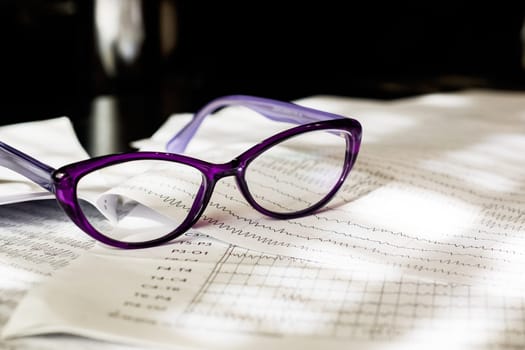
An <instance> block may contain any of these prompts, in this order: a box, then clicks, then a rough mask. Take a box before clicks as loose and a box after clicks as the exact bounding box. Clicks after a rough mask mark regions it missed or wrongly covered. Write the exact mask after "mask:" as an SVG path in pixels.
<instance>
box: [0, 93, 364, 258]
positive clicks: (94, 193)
mask: <svg viewBox="0 0 525 350" xmlns="http://www.w3.org/2000/svg"><path fill="white" fill-rule="evenodd" d="M229 106H240V107H237V108H239V110H241V109H242V108H248V109H250V110H252V111H255V112H258V113H259V114H261V115H263V116H265V117H267V118H269V119H271V120H274V121H279V122H288V123H293V124H299V125H298V126H295V127H292V128H290V129H287V130H285V131H282V132H279V133H277V134H275V135H273V136H271V137H269V138H267V139H265V140H264V141H262V142H260V143H258V144H256V145H255V146H252V147H251V148H249V149H248V150H247V151H245V152H243V153H242V154H240V155H239V156H237V157H236V158H234V159H233V160H231V161H229V162H227V163H219V164H214V163H210V162H207V161H203V160H199V159H195V158H192V157H188V156H185V155H182V154H180V153H182V152H184V150H185V148H186V146H187V144H188V143H189V141H190V140H191V138H192V137H193V136H194V135H195V132H196V131H197V129H198V127H199V126H200V124H201V123H202V121H203V120H204V118H205V117H206V116H208V115H210V114H211V113H213V112H215V111H217V110H219V109H221V108H224V107H229ZM247 124H248V125H249V121H247ZM360 142H361V125H360V124H359V122H358V121H356V120H354V119H350V118H345V117H342V116H340V115H336V114H331V113H327V112H323V111H319V110H315V109H312V108H307V107H303V106H299V105H297V104H293V103H289V102H281V101H275V100H270V99H265V98H260V97H254V96H243V95H233V96H225V97H221V98H218V99H216V100H213V101H211V102H210V103H209V104H207V105H205V106H204V107H203V108H202V109H201V110H200V111H198V112H197V113H196V114H195V115H194V117H193V119H192V120H191V121H190V122H189V123H188V124H187V125H186V126H185V127H184V128H183V129H182V130H181V131H179V132H178V133H177V134H176V135H175V136H174V137H173V138H172V139H171V140H169V142H168V143H167V146H166V150H167V152H169V153H161V152H131V153H122V154H113V155H106V156H102V157H97V158H92V159H87V160H84V161H80V162H77V163H73V164H69V165H66V166H63V167H61V168H59V169H54V168H52V167H50V166H48V165H46V164H43V163H41V162H39V161H38V160H36V159H34V158H32V157H30V156H29V155H27V154H25V153H22V152H20V151H18V150H17V149H15V148H13V147H11V146H9V145H7V144H5V143H2V142H0V165H1V166H4V167H6V168H9V169H11V170H13V171H15V172H17V173H19V174H21V175H23V176H25V177H27V178H28V179H30V180H32V181H34V182H35V183H37V184H38V185H40V186H41V187H43V188H44V189H46V190H48V191H49V192H51V193H54V194H55V196H56V198H57V201H58V203H59V204H60V206H61V207H62V208H63V209H64V211H65V212H66V213H67V215H68V216H69V217H70V218H71V220H72V221H73V222H74V223H75V224H76V225H77V226H78V227H79V228H81V229H82V230H83V231H85V232H86V233H87V234H89V235H90V236H91V237H93V238H95V239H96V240H98V241H100V242H103V243H105V244H107V245H110V246H113V247H118V248H146V247H151V246H155V245H159V244H162V243H165V242H168V241H170V240H172V239H174V238H176V237H178V236H179V235H181V234H182V233H184V232H185V231H187V230H188V229H189V228H191V226H192V225H193V224H195V222H196V221H197V220H198V219H199V217H200V216H201V214H202V213H203V211H204V210H205V208H206V206H207V204H208V202H209V201H210V198H211V196H212V192H213V190H214V187H215V184H216V183H217V181H218V180H219V179H221V178H224V177H228V176H233V177H234V178H235V180H236V184H237V187H238V188H239V189H240V192H241V193H242V195H243V196H244V198H245V199H246V201H247V202H248V203H249V204H250V205H251V206H252V207H253V208H255V209H256V210H257V211H259V212H260V213H262V214H264V215H267V216H270V217H274V218H279V219H290V218H295V217H299V216H303V215H308V214H311V213H313V212H314V211H316V210H318V209H319V208H321V207H323V206H324V205H325V204H326V203H327V202H328V201H330V200H331V199H332V198H333V197H334V195H335V193H336V192H337V191H338V190H339V189H340V187H341V185H342V184H343V182H344V180H345V179H346V177H347V176H348V173H349V172H350V169H351V168H352V166H353V164H354V163H355V160H356V158H357V154H358V151H359V146H360ZM176 153H177V154H176ZM218 195H219V196H221V195H222V196H226V197H229V198H231V196H232V195H231V193H218Z"/></svg>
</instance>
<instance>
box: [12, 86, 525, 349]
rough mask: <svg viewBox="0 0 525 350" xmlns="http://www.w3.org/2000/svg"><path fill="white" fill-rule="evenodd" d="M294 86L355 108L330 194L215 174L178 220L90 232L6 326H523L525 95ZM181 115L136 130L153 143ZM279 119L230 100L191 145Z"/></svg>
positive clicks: (238, 139) (348, 332)
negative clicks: (107, 235) (406, 94)
mask: <svg viewBox="0 0 525 350" xmlns="http://www.w3.org/2000/svg"><path fill="white" fill-rule="evenodd" d="M298 103H301V104H304V105H309V106H312V107H318V108H321V109H324V110H327V111H332V112H335V113H340V114H343V115H348V116H353V117H354V118H357V119H359V121H360V122H361V123H362V124H363V129H364V138H363V145H362V149H361V153H360V155H359V158H358V160H357V163H356V166H355V168H354V169H353V170H352V173H351V175H350V177H349V179H348V180H347V183H346V184H345V186H344V188H343V189H342V191H341V192H340V193H339V194H338V196H337V198H335V199H334V201H333V202H332V203H330V205H329V209H328V210H322V211H320V212H319V213H317V214H316V215H312V216H309V217H305V218H301V219H294V220H287V221H286V220H285V221H283V220H272V219H268V218H265V217H262V216H261V215H259V214H258V213H257V212H256V211H255V210H253V209H252V208H250V207H249V206H248V205H247V204H246V203H245V201H244V200H243V199H242V198H241V197H240V195H238V194H237V193H238V191H237V189H236V188H235V184H234V183H233V182H231V181H223V182H221V183H219V185H218V186H217V188H216V190H215V195H214V197H213V198H212V201H211V203H210V206H209V208H208V209H207V210H206V212H205V215H204V216H203V218H202V219H201V221H200V222H199V223H198V224H197V225H196V226H195V227H194V229H193V230H191V231H190V232H188V233H187V235H185V236H184V237H183V238H181V239H178V240H176V241H174V242H172V243H171V244H168V245H165V246H163V247H158V248H152V249H147V250H141V251H132V252H130V251H118V250H113V249H108V248H105V247H102V246H97V247H96V248H95V249H92V250H90V251H89V253H87V254H84V255H83V256H82V257H81V258H80V259H77V260H76V261H75V262H74V263H72V264H71V265H69V266H68V267H66V268H64V269H61V270H60V271H58V272H57V273H55V274H54V276H53V278H52V279H50V280H48V281H47V282H46V283H44V284H42V285H40V286H39V287H37V288H35V289H33V290H32V291H30V293H28V295H27V296H26V297H25V298H24V299H23V300H22V302H21V303H20V305H19V306H18V308H17V309H16V310H15V313H14V314H13V316H12V317H11V318H10V320H9V321H8V323H7V325H6V326H5V328H4V330H3V335H4V336H5V337H17V336H25V335H34V334H42V333H55V332H59V333H62V332H66V333H71V334H78V335H83V336H88V337H92V338H96V339H105V340H111V341H118V342H124V343H132V344H146V345H148V346H151V345H155V346H159V347H167V348H184V347H186V346H187V347H190V348H206V349H208V348H218V349H221V348H228V349H236V348H258V347H259V348H263V347H269V346H272V347H273V348H277V349H279V348H282V349H285V348H293V347H297V348H320V347H323V348H327V349H330V348H334V349H337V348H341V349H346V348H348V347H349V346H350V345H352V344H356V345H359V348H367V347H368V348H385V349H393V348H402V349H407V348H421V347H423V346H424V347H425V348H436V349H437V348H439V349H442V348H443V347H452V348H502V349H503V348H512V347H517V346H521V345H522V344H523V343H525V331H524V330H523V322H524V321H525V318H524V317H525V316H524V313H523V305H525V300H523V297H522V296H523V288H524V287H525V282H524V281H523V279H522V278H521V275H522V270H523V267H524V266H523V265H524V262H525V261H524V257H525V249H524V239H523V234H522V233H523V230H524V227H525V226H524V225H525V215H523V213H524V212H525V186H524V185H523V184H524V183H525V157H523V156H522V154H525V95H524V94H520V93H503V92H490V91H467V92H462V93H451V94H433V95H428V96H422V97H417V98H410V99H404V100H400V101H395V102H388V103H386V102H375V101H363V100H355V99H346V98H338V97H314V98H309V99H304V100H301V101H298ZM187 117H188V116H175V117H173V118H171V119H170V120H169V121H168V122H167V123H166V125H165V126H164V127H163V128H162V129H161V130H159V132H158V133H156V134H155V135H154V136H153V137H152V138H151V139H149V140H142V141H141V142H140V143H138V144H140V146H141V147H142V148H143V149H155V150H161V149H162V147H163V145H164V142H165V141H166V140H167V138H169V137H170V136H171V134H172V133H174V132H175V131H176V130H177V129H178V128H180V127H182V125H183V123H184V121H187ZM276 124H277V123H273V122H269V121H267V120H264V119H263V118H258V117H257V116H255V115H253V114H250V113H246V112H245V111H241V110H239V109H227V110H223V111H221V112H219V113H217V114H216V116H214V117H211V118H210V119H209V120H206V121H205V122H204V124H203V126H202V128H201V129H200V130H199V132H198V133H197V136H196V139H194V140H193V141H192V142H191V143H190V146H189V149H188V153H190V154H192V155H195V156H198V157H199V158H204V159H207V160H213V161H228V160H230V159H231V158H233V157H234V156H235V155H236V154H238V153H240V152H241V151H243V150H244V149H245V148H246V147H248V146H249V145H250V144H253V143H254V142H257V141H258V140H260V139H261V138H262V137H265V136H269V135H271V134H272V133H273V132H275V131H277V130H278V129H282V128H286V127H287V125H282V124H277V125H276ZM219 145H220V146H221V147H218V146H219ZM211 237H213V238H211ZM241 247H242V248H241ZM101 271H103V273H101Z"/></svg>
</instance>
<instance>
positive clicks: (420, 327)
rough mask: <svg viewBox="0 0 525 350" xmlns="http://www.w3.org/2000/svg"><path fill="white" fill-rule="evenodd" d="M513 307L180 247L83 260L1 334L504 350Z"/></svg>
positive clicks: (478, 296) (191, 244) (215, 249)
mask: <svg viewBox="0 0 525 350" xmlns="http://www.w3.org/2000/svg"><path fill="white" fill-rule="evenodd" d="M94 271H99V273H94ZM524 302H525V300H524V298H523V297H521V296H516V295H507V294H506V293H505V291H502V290H499V293H498V291H497V290H494V289H486V288H479V287H475V286H471V285H465V284H448V285H447V284H442V283H437V282H433V281H428V280H427V281H425V280H420V279H413V278H409V277H406V276H400V275H398V274H396V273H395V271H393V270H391V269H387V268H385V269H384V270H382V271H381V270H369V271H358V270H354V269H341V268H334V267H326V266H321V265H319V264H314V263H311V262H307V261H302V260H298V259H294V258H288V257H282V256H281V257H279V256H273V255H268V254H262V253H257V252H254V251H249V250H246V249H244V248H239V247H234V246H230V245H227V244H224V243H221V242H219V241H215V240H211V239H207V238H206V237H195V236H193V237H191V238H190V237H188V236H187V237H186V238H184V239H182V240H180V241H178V243H177V244H174V245H171V246H166V247H160V248H155V249H150V250H149V252H146V251H136V252H122V251H107V250H103V249H102V250H98V251H92V252H91V253H90V254H87V255H84V256H83V257H82V258H80V259H79V260H77V261H76V262H75V263H74V264H72V265H71V266H70V268H68V269H64V270H61V271H60V272H58V273H57V274H56V275H55V278H53V279H52V280H51V281H49V283H46V284H45V285H43V286H41V287H39V288H36V289H34V290H33V291H31V293H29V295H28V297H26V298H25V299H24V300H23V302H22V303H21V305H20V307H19V308H18V309H17V310H16V314H15V315H14V317H13V318H12V319H11V320H10V321H9V323H8V325H7V326H6V328H5V329H4V333H3V335H4V336H27V335H32V334H40V333H54V332H67V333H71V334H78V335H82V336H87V337H93V338H97V339H107V340H111V341H116V342H122V343H129V344H139V345H142V346H150V347H155V348H156V347H159V348H170V349H179V348H187V349H189V348H191V349H194V348H199V349H200V348H202V349H246V348H250V349H265V348H272V349H290V348H294V349H318V348H323V349H348V348H349V347H352V346H355V347H358V348H363V349H368V348H372V349H377V348H381V349H419V348H425V349H442V348H443V347H446V348H453V349H460V348H461V349H463V348H476V349H485V348H506V347H508V348H511V347H519V346H521V344H523V342H524V341H525V331H524V330H523V327H522V325H523V322H524V321H525V318H524V317H525V316H524V314H523V305H524ZM29 315H32V316H31V317H28V316H29Z"/></svg>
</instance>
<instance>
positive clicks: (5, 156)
mask: <svg viewBox="0 0 525 350" xmlns="http://www.w3.org/2000/svg"><path fill="white" fill-rule="evenodd" d="M232 105H241V106H245V107H248V108H250V109H252V110H255V111H257V112H259V113H260V114H262V115H264V116H265V117H267V118H269V119H272V120H275V121H281V122H289V123H294V124H300V125H299V126H296V127H293V128H291V129H287V130H285V131H282V132H280V133H278V134H276V135H273V136H271V137H269V138H267V139H266V140H264V141H262V142H260V143H258V144H257V145H255V146H253V147H251V148H250V149H248V150H247V151H245V152H243V153H242V154H240V155H239V156H238V157H236V158H235V159H233V160H231V161H230V162H227V163H223V164H212V163H209V162H205V161H202V160H199V159H195V158H191V157H188V156H185V155H182V154H175V153H174V152H178V153H181V152H183V151H184V149H185V148H186V146H187V144H188V142H189V141H190V140H191V138H192V137H193V136H194V135H195V132H196V131H197V129H198V127H199V126H200V124H201V123H202V121H203V120H204V118H205V117H206V116H207V115H209V114H211V113H213V112H214V111H216V110H218V109H220V108H222V107H227V106H232ZM314 130H327V131H332V132H337V133H338V134H341V135H342V136H344V137H345V138H346V146H347V147H346V157H345V163H344V169H343V171H342V173H341V176H340V178H339V180H338V181H337V183H336V185H335V186H334V188H333V189H332V190H331V191H330V192H329V193H327V195H326V196H325V197H324V198H323V199H321V200H320V201H319V202H317V203H316V204H314V205H312V206H311V207H309V208H307V209H304V210H301V211H298V212H294V213H287V214H283V213H276V212H272V211H269V210H266V209H264V208H262V207H261V206H259V205H258V204H257V202H256V201H255V200H254V199H253V197H252V196H251V194H250V192H249V191H248V187H247V185H246V183H245V180H244V175H245V169H246V167H247V166H248V165H249V164H250V162H251V161H252V160H253V159H255V158H256V157H257V156H258V155H260V154H261V153H263V152H264V151H266V150H267V149H268V148H270V147H272V146H274V145H276V144H278V143H280V142H282V141H284V140H286V139H288V138H290V137H292V136H295V135H298V134H301V133H304V132H309V131H314ZM360 143H361V125H360V124H359V122H358V121H356V120H355V119H350V118H345V117H343V116H340V115H336V114H331V113H327V112H323V111H319V110H315V109H311V108H307V107H303V106H299V105H297V104H294V103H290V102H281V101H276V100H271V99H266V98H261V97H254V96H244V95H232V96H225V97H221V98H217V99H215V100H213V101H211V102H210V103H208V104H207V105H205V106H204V107H203V108H202V109H201V110H199V111H198V112H197V113H196V114H195V116H194V118H193V119H192V120H191V121H190V122H189V123H188V124H187V125H186V126H185V127H184V128H183V129H182V130H181V131H179V133H177V134H176V135H175V136H174V137H173V138H172V139H171V140H170V141H169V142H168V144H167V145H166V149H167V151H168V152H170V153H161V152H130V153H122V154H112V155H106V156H102V157H97V158H91V159H87V160H84V161H80V162H76V163H72V164H69V165H66V166H63V167H61V168H59V169H54V168H52V167H50V166H48V165H46V164H43V163H41V162H39V161H38V160H36V159H34V158H32V157H31V156H29V155H27V154H25V153H23V152H21V151H19V150H17V149H15V148H13V147H11V146H9V145H7V144H5V143H3V142H0V165H1V166H4V167H6V168H9V169H11V170H13V171H15V172H17V173H19V174H21V175H23V176H25V177H26V178H28V179H30V180H32V181H34V182H35V183H37V184H38V185H40V186H41V187H43V188H44V189H46V190H48V191H49V192H52V193H54V194H55V196H56V198H57V201H58V203H59V204H60V206H61V207H62V208H63V209H64V211H65V212H66V214H67V215H68V216H69V217H70V218H71V220H72V221H73V222H74V223H75V224H76V225H77V226H78V227H80V228H81V229H82V230H83V231H84V232H86V233H87V234H89V235H90V236H91V237H93V238H95V239H96V240H98V241H100V242H103V243H105V244H107V245H110V246H113V247H118V248H146V247H152V246H155V245H159V244H162V243H165V242H168V241H170V240H172V239H174V238H176V237H178V236H180V235H181V234H182V233H184V232H185V231H187V230H188V229H189V228H191V226H192V225H193V224H194V223H195V222H196V221H197V220H198V219H199V217H200V216H201V214H202V213H203V211H204V209H205V208H206V206H207V204H208V201H209V199H210V197H211V195H212V192H213V189H214V187H215V184H216V183H217V181H218V180H219V179H221V178H223V177H226V176H235V179H236V181H237V185H238V186H239V189H240V191H241V192H242V194H243V195H244V197H245V198H246V200H247V201H248V203H249V204H251V205H252V206H253V207H254V208H255V209H256V210H258V211H259V212H261V213H263V214H265V215H268V216H271V217H275V218H280V219H289V218H294V217H299V216H303V215H307V214H311V213H312V212H314V211H316V210H317V209H319V208H321V207H322V206H324V205H325V204H326V203H327V202H328V201H330V200H331V199H332V198H333V196H334V195H335V193H336V192H337V191H338V190H339V188H340V187H341V185H342V184H343V182H344V180H345V179H346V177H347V176H348V173H349V172H350V170H351V168H352V166H353V164H354V163H355V161H356V158H357V154H358V152H359V147H360ZM144 159H155V160H166V161H171V162H179V163H183V164H186V165H189V166H192V167H194V168H196V169H198V170H199V171H200V172H201V173H202V177H203V181H202V185H201V186H200V189H199V191H198V193H197V194H196V196H195V201H194V204H193V206H192V208H191V209H190V211H189V213H188V216H187V218H186V219H185V220H184V222H183V223H182V224H181V225H180V226H179V227H178V228H176V229H175V230H174V231H172V232H170V233H168V234H167V235H165V236H163V237H160V238H157V239H154V240H150V241H146V242H122V241H118V240H114V239H112V238H109V237H106V236H105V235H104V234H102V233H100V232H99V231H97V230H96V229H95V228H94V227H93V226H92V225H91V224H90V223H89V221H88V220H87V219H86V217H85V216H84V214H83V213H82V210H81V208H80V205H79V204H78V198H77V194H76V187H77V184H78V181H79V179H80V178H82V177H83V176H85V175H86V174H88V173H90V172H92V171H95V170H97V169H100V168H103V167H106V166H109V165H113V164H117V163H122V162H126V161H131V160H144Z"/></svg>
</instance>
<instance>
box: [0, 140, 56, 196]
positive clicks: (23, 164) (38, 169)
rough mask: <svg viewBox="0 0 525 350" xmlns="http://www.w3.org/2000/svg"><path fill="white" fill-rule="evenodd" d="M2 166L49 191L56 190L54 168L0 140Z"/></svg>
mask: <svg viewBox="0 0 525 350" xmlns="http://www.w3.org/2000/svg"><path fill="white" fill-rule="evenodd" d="M0 166H3V167H6V168H8V169H10V170H13V171H14V172H16V173H18V174H20V175H22V176H25V177H26V178H28V179H29V180H31V181H33V182H35V183H36V184H38V185H40V186H41V187H43V188H44V189H46V190H48V191H49V192H54V187H53V180H52V177H51V175H52V174H53V172H54V171H55V169H54V168H52V167H50V166H48V165H46V164H44V163H41V162H39V161H38V160H36V159H34V158H33V157H31V156H29V155H27V154H25V153H23V152H21V151H19V150H17V149H16V148H14V147H11V146H9V145H8V144H6V143H4V142H1V141H0Z"/></svg>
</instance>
